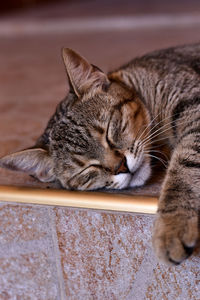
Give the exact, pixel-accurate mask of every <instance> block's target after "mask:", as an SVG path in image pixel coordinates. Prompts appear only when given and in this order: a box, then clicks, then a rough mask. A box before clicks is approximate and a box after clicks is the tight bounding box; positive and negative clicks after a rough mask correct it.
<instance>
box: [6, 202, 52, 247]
mask: <svg viewBox="0 0 200 300" xmlns="http://www.w3.org/2000/svg"><path fill="white" fill-rule="evenodd" d="M45 215H46V216H47V217H46V218H45ZM48 231H49V228H48V212H47V209H46V208H44V207H37V206H36V207H34V206H24V205H3V206H1V207H0V245H2V244H6V243H17V242H22V241H33V240H39V239H42V238H45V237H46V236H47V234H49V233H48Z"/></svg>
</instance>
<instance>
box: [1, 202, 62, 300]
mask: <svg viewBox="0 0 200 300" xmlns="http://www.w3.org/2000/svg"><path fill="white" fill-rule="evenodd" d="M50 210H51V208H48V207H42V206H39V205H23V204H21V205H20V204H6V203H4V204H1V205H0V300H21V299H22V300H29V299H30V300H40V299H41V300H54V299H55V300H60V299H61V298H60V295H61V293H62V291H61V288H60V282H59V281H60V278H61V277H62V275H61V271H60V269H59V265H58V260H59V254H58V253H57V250H56V243H57V242H56V238H55V234H54V233H53V231H54V225H53V223H52V222H53V221H52V218H51V216H50Z"/></svg>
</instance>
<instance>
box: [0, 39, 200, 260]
mask: <svg viewBox="0 0 200 300" xmlns="http://www.w3.org/2000/svg"><path fill="white" fill-rule="evenodd" d="M63 60H64V64H65V67H66V71H67V76H68V80H69V86H70V89H69V93H68V95H67V96H66V98H65V99H64V100H63V101H62V102H61V103H60V104H59V105H58V106H57V109H56V112H55V114H54V115H53V116H52V118H51V119H50V121H49V122H48V125H47V127H46V129H45V131H44V133H43V134H42V135H41V137H40V138H39V139H38V140H37V142H36V144H35V145H34V147H32V148H30V149H26V150H23V151H20V152H17V153H15V154H11V155H7V156H5V157H3V158H1V159H0V165H1V166H2V167H6V168H9V169H12V170H20V171H24V172H28V173H29V174H30V175H33V176H35V177H36V178H38V179H39V180H41V181H43V182H50V181H55V180H58V181H59V182H60V183H61V185H62V186H63V187H64V188H66V189H73V190H95V189H99V188H106V189H124V188H127V187H131V188H134V187H136V186H142V185H144V184H145V182H146V181H147V180H148V179H149V178H150V176H151V173H152V166H151V153H153V151H155V153H156V151H157V150H156V148H155V146H154V144H155V142H157V143H165V144H167V145H168V146H169V148H170V149H171V158H170V161H169V165H168V169H167V171H166V176H165V179H164V182H163V185H162V190H161V194H160V198H159V204H158V212H157V217H156V220H155V224H154V231H153V247H154V249H155V253H156V255H157V257H158V258H159V259H160V260H161V261H163V262H166V263H168V264H175V265H178V264H179V263H181V262H182V261H183V260H185V259H186V258H188V257H189V256H190V255H191V254H192V252H193V249H194V247H195V245H196V244H197V240H198V211H199V203H200V201H199V200H200V43H199V44H194V45H185V46H178V47H172V48H168V49H164V50H159V51H154V52H152V53H150V54H147V55H144V56H142V57H137V58H135V59H133V60H132V61H131V62H129V63H128V64H126V65H124V66H122V67H121V68H119V69H117V70H115V71H113V72H110V73H108V74H107V75H106V74H105V73H104V72H103V71H101V70H100V69H99V68H98V67H96V66H94V65H92V64H90V63H89V62H88V61H87V60H86V59H84V58H83V57H81V56H80V55H79V54H78V53H76V52H75V51H73V50H71V49H69V48H64V49H63Z"/></svg>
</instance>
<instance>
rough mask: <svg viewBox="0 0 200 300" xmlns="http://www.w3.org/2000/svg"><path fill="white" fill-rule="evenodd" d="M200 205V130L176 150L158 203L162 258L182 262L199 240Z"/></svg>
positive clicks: (157, 229)
mask: <svg viewBox="0 0 200 300" xmlns="http://www.w3.org/2000/svg"><path fill="white" fill-rule="evenodd" d="M199 207H200V133H198V132H197V133H196V134H194V133H193V134H189V135H188V136H186V137H184V138H183V139H182V141H181V142H180V143H179V144H178V145H177V147H176V149H175V150H174V152H173V155H172V158H171V161H170V164H169V168H168V170H167V174H166V178H165V181H164V184H163V188H162V192H161V196H160V199H159V205H158V214H157V218H156V221H155V224H154V232H153V246H154V249H155V252H156V255H157V256H158V258H159V259H160V260H161V261H164V262H167V263H174V264H179V263H180V262H181V261H183V260H184V259H186V258H187V257H188V256H190V254H192V251H193V248H194V246H195V245H196V243H197V240H198V237H199V233H198V210H199Z"/></svg>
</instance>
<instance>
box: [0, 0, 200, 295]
mask: <svg viewBox="0 0 200 300" xmlns="http://www.w3.org/2000/svg"><path fill="white" fill-rule="evenodd" d="M122 3H123V5H122ZM149 3H150V2H147V1H145V0H141V1H140V2H133V1H128V0H126V1H124V2H122V1H116V2H114V1H112V0H109V1H93V2H92V1H85V2H84V1H82V2H81V1H74V2H63V3H60V4H51V5H49V6H42V7H41V8H40V9H31V10H28V11H22V12H18V13H13V14H12V15H11V14H10V15H7V16H6V15H4V16H2V17H1V20H0V49H1V50H0V116H1V117H0V145H1V147H0V156H2V155H5V154H8V153H11V152H14V151H16V150H19V149H23V148H26V147H29V146H31V145H32V144H33V143H34V141H35V140H36V138H37V137H38V136H39V135H40V134H41V133H42V130H43V129H44V127H45V125H46V122H47V120H48V119H49V117H50V115H51V114H52V113H53V112H54V109H55V106H56V104H57V103H58V102H59V101H60V99H62V98H63V97H64V96H65V94H66V91H67V89H68V85H67V82H66V75H65V71H64V67H63V64H62V59H61V55H60V53H61V48H62V47H63V46H66V47H70V48H73V49H75V50H76V51H78V52H80V53H81V54H82V55H83V56H85V57H87V58H88V60H90V61H91V62H92V63H94V64H96V65H98V66H99V67H101V68H102V69H103V70H104V71H108V70H111V69H113V68H115V67H118V66H119V65H121V64H122V63H125V62H127V61H128V60H129V59H131V58H133V57H134V56H136V55H141V54H143V53H145V52H148V51H151V50H154V49H157V48H162V47H168V46H173V45H176V44H185V43H192V42H197V41H199V32H200V3H199V2H198V1H195V0H192V1H190V2H189V1H186V0H184V1H182V4H181V5H180V4H179V2H178V1H173V2H171V1H167V2H162V6H161V4H160V3H161V2H159V1H156V0H154V1H152V2H151V4H152V5H150V4H149ZM95 20H96V21H95ZM108 20H110V22H108ZM119 22H121V23H120V24H121V27H120V28H119V26H118V24H119ZM105 24H106V25H105ZM157 177H159V176H157ZM161 181H162V178H157V179H156V181H155V182H149V184H148V185H147V186H146V187H145V188H144V189H142V190H141V189H140V190H138V191H133V192H132V193H137V192H139V193H144V194H145V193H146V194H154V195H157V194H158V193H159V188H160V182H161ZM0 184H1V185H25V186H32V187H41V188H46V185H44V184H40V183H38V182H37V181H35V180H34V179H33V178H30V177H28V176H26V175H24V174H20V173H17V174H16V173H15V172H11V171H5V170H3V169H1V170H0ZM153 220H154V216H150V215H136V214H125V213H110V212H107V213H106V212H99V211H92V210H91V211H90V210H78V209H73V208H71V209H69V208H64V207H47V206H37V205H30V204H27V205H24V204H23V205H22V204H21V205H19V204H14V203H13V204H8V203H3V202H2V203H0V300H10V299H11V300H15V299H17V300H18V299H19V300H21V299H22V300H28V299H30V300H54V299H57V300H60V299H61V300H64V299H69V300H79V299H80V300H90V299H91V300H92V299H94V300H96V299H99V300H101V299H105V300H110V299H113V300H122V299H126V300H143V299H144V300H146V299H152V300H160V299H164V300H173V299H178V300H183V299H184V300H187V299H188V300H189V299H194V300H198V299H200V296H199V295H200V255H199V250H197V251H196V253H195V254H194V255H193V257H192V258H191V259H189V260H188V261H187V262H185V263H183V264H182V265H181V266H178V267H170V268H169V267H166V266H164V265H162V264H159V263H158V262H157V260H156V258H155V257H154V254H153V253H152V248H151V229H152V224H153Z"/></svg>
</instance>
